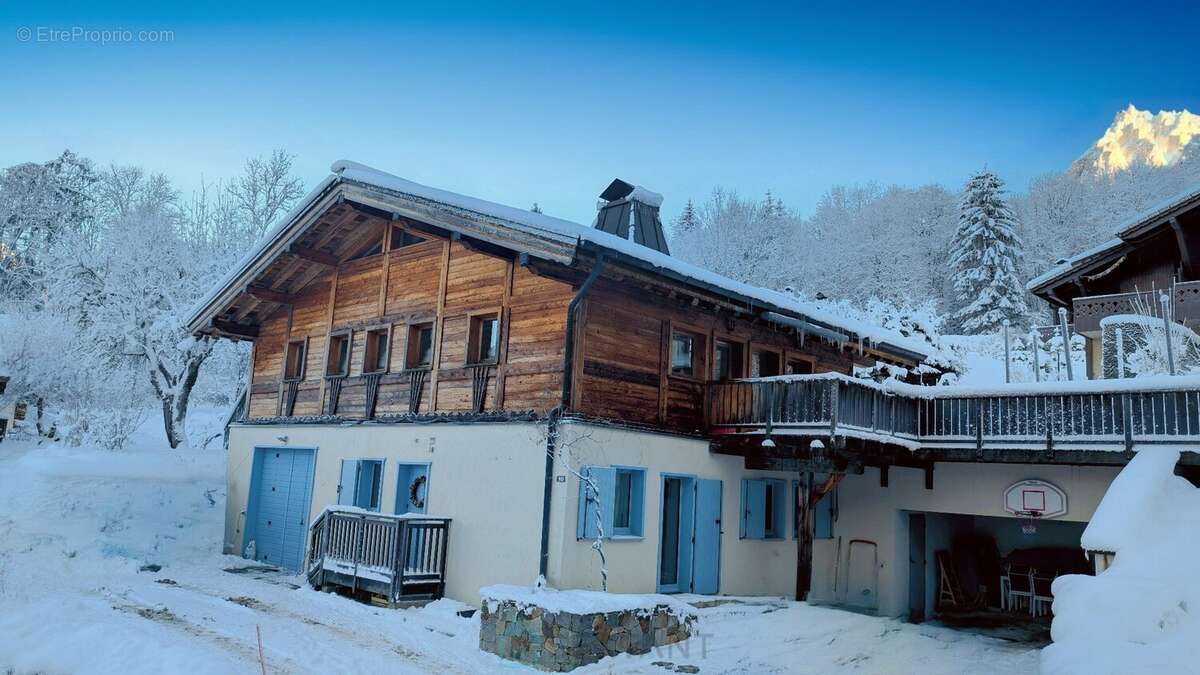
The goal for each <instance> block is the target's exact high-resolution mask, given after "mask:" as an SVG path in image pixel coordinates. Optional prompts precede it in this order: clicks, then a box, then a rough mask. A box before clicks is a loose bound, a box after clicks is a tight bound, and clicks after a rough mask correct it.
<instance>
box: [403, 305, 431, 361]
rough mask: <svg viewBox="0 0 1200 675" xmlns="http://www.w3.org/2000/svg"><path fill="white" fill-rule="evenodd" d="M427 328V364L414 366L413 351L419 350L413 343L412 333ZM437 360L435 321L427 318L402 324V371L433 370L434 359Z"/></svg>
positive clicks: (418, 346) (418, 345)
mask: <svg viewBox="0 0 1200 675" xmlns="http://www.w3.org/2000/svg"><path fill="white" fill-rule="evenodd" d="M426 327H428V328H429V363H426V364H415V363H414V362H413V361H414V350H416V349H420V344H419V343H417V344H414V343H413V333H414V332H415V331H418V330H420V329H421V328H426ZM435 358H437V320H436V319H433V318H429V319H427V320H423V321H410V322H409V323H406V324H404V368H403V369H404V370H433V362H434V359H435Z"/></svg>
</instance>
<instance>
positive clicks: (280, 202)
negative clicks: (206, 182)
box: [226, 150, 304, 239]
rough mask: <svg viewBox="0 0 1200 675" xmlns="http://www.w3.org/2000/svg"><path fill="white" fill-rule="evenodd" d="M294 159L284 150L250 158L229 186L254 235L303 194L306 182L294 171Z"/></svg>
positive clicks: (255, 236) (262, 231)
mask: <svg viewBox="0 0 1200 675" xmlns="http://www.w3.org/2000/svg"><path fill="white" fill-rule="evenodd" d="M292 160H293V157H292V155H289V154H288V153H287V152H284V151H283V150H275V151H274V152H272V153H271V155H270V156H269V157H266V158H263V157H254V158H251V159H249V160H247V161H246V168H245V171H244V172H243V173H242V175H241V176H240V177H238V178H236V179H234V180H233V182H231V183H229V185H228V186H227V187H226V190H227V191H228V193H229V196H230V197H231V198H232V200H233V204H234V205H235V207H236V208H237V210H238V212H239V215H240V216H241V219H242V220H243V221H244V222H245V223H246V224H247V226H248V229H249V230H250V232H251V233H252V234H253V237H254V239H258V238H259V237H261V236H262V235H263V233H264V232H266V230H267V227H268V226H270V225H271V223H273V222H274V221H275V220H276V219H277V218H279V217H280V216H282V215H283V214H284V213H286V212H287V210H288V208H290V207H291V205H292V204H293V203H294V202H295V201H296V200H297V199H299V198H300V197H302V196H303V195H304V189H303V184H302V183H301V182H300V179H299V178H296V177H295V176H293V175H292Z"/></svg>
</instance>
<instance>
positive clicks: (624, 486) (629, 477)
mask: <svg viewBox="0 0 1200 675" xmlns="http://www.w3.org/2000/svg"><path fill="white" fill-rule="evenodd" d="M632 496H633V474H632V473H631V472H629V471H618V472H617V490H616V497H615V502H616V503H615V504H613V527H614V528H617V529H624V530H628V529H629V511H630V508H629V506H630V500H631V499H632Z"/></svg>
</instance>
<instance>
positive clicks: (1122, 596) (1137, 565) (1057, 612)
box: [1041, 448, 1200, 675]
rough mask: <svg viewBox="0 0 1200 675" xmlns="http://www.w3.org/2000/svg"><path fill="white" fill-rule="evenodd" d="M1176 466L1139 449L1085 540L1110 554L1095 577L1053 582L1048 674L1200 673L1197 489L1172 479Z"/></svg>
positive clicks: (1171, 454) (1045, 656)
mask: <svg viewBox="0 0 1200 675" xmlns="http://www.w3.org/2000/svg"><path fill="white" fill-rule="evenodd" d="M1178 460H1179V453H1178V452H1177V451H1168V450H1163V449H1157V448H1155V449H1142V450H1141V451H1139V452H1138V453H1137V454H1136V455H1135V456H1134V458H1133V460H1131V461H1130V462H1129V464H1128V465H1127V466H1126V467H1125V469H1123V470H1122V471H1121V473H1120V475H1119V476H1117V479H1116V480H1114V481H1113V484H1112V486H1110V487H1109V489H1108V492H1107V494H1105V496H1104V499H1103V500H1102V501H1101V503H1100V506H1099V507H1098V508H1097V509H1096V515H1095V516H1094V517H1093V519H1092V521H1091V523H1089V525H1088V527H1087V529H1086V530H1085V531H1084V533H1083V539H1082V543H1083V547H1084V548H1085V549H1088V550H1094V551H1110V552H1115V553H1116V557H1115V559H1114V561H1113V564H1112V566H1111V567H1109V568H1108V569H1107V570H1106V571H1104V572H1103V573H1101V574H1099V575H1098V576H1095V577H1090V576H1081V575H1070V576H1064V577H1060V578H1059V579H1058V580H1056V581H1055V582H1054V587H1053V591H1054V623H1053V626H1052V628H1051V635H1052V637H1053V639H1054V643H1053V644H1052V645H1050V646H1049V647H1046V648H1045V649H1044V650H1043V651H1042V655H1041V669H1042V673H1043V674H1044V675H1063V674H1068V673H1071V674H1074V673H1088V674H1089V675H1099V674H1102V673H1190V672H1197V671H1198V670H1200V660H1198V659H1197V658H1196V656H1195V655H1194V654H1193V650H1194V648H1195V644H1196V641H1197V639H1200V577H1198V576H1197V575H1196V565H1197V561H1198V560H1200V536H1197V534H1198V531H1197V522H1200V490H1198V489H1196V488H1195V487H1193V486H1192V485H1191V484H1190V483H1188V482H1187V481H1186V480H1184V479H1183V478H1180V477H1178V476H1176V475H1174V467H1175V463H1176V462H1177V461H1178Z"/></svg>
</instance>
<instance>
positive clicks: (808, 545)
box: [796, 471, 844, 602]
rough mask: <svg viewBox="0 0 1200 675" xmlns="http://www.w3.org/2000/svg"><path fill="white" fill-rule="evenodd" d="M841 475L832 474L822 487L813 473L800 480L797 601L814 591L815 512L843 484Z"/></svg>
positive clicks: (805, 474) (797, 537)
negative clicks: (823, 498)
mask: <svg viewBox="0 0 1200 675" xmlns="http://www.w3.org/2000/svg"><path fill="white" fill-rule="evenodd" d="M843 475H844V474H841V473H831V474H829V478H827V479H825V482H824V483H822V484H821V485H815V484H814V483H813V472H812V471H805V472H804V473H803V475H802V477H801V480H800V494H799V495H797V499H796V524H797V527H796V600H798V601H800V602H804V601H805V600H807V599H808V593H809V591H810V590H812V546H813V535H814V529H815V525H816V521H815V519H814V518H813V510H814V509H815V508H816V507H817V502H819V501H821V498H822V497H824V496H825V495H827V494H829V493H830V492H831V491H832V490H833V489H834V488H835V487H837V484H838V483H840V482H841V480H842V476H843Z"/></svg>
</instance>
